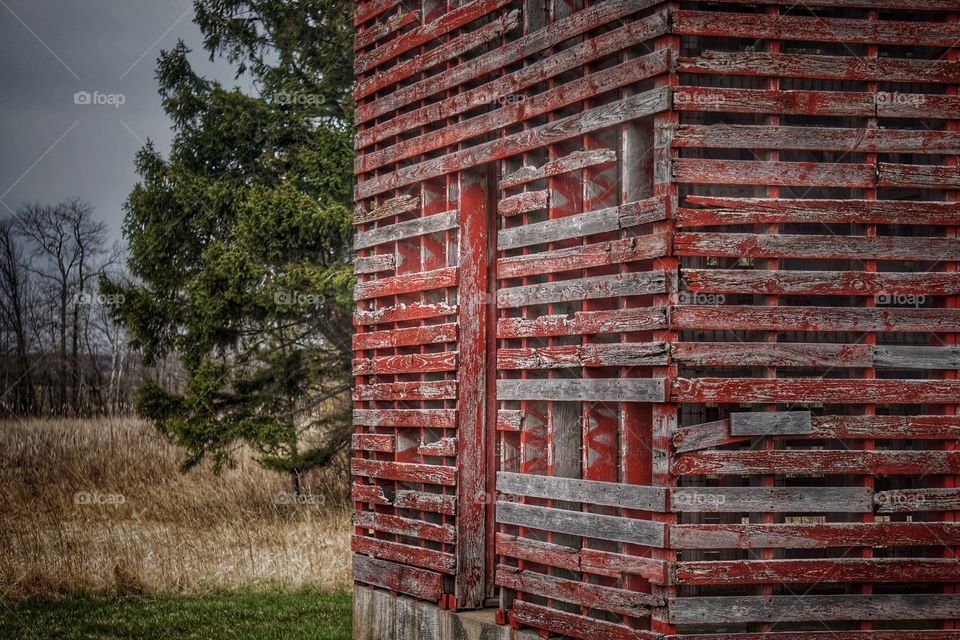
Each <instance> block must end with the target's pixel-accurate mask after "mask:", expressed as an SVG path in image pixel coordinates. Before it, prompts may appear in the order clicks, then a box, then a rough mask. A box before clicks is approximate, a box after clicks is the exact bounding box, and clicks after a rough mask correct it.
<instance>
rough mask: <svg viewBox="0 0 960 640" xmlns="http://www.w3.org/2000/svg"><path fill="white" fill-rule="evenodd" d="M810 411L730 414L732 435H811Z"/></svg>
mask: <svg viewBox="0 0 960 640" xmlns="http://www.w3.org/2000/svg"><path fill="white" fill-rule="evenodd" d="M812 431H813V426H812V424H811V423H810V412H809V411H763V412H749V413H743V412H734V413H731V414H730V435H734V436H775V435H784V434H799V433H811V432H812Z"/></svg>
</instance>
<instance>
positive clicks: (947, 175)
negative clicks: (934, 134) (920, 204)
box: [877, 162, 960, 189]
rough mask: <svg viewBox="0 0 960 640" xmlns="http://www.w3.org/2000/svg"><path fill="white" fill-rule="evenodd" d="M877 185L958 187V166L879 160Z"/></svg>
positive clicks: (959, 177)
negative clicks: (896, 162)
mask: <svg viewBox="0 0 960 640" xmlns="http://www.w3.org/2000/svg"><path fill="white" fill-rule="evenodd" d="M877 186H879V187H915V188H919V189H923V188H932V189H957V188H960V168H958V167H957V166H955V165H954V166H936V165H923V164H894V163H891V162H880V163H878V166H877Z"/></svg>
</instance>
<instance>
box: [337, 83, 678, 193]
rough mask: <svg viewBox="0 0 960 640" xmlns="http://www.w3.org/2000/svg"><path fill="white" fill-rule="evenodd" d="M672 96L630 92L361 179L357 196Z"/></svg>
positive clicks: (597, 126) (627, 116) (520, 148)
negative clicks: (608, 100) (614, 100)
mask: <svg viewBox="0 0 960 640" xmlns="http://www.w3.org/2000/svg"><path fill="white" fill-rule="evenodd" d="M669 97H670V88H669V87H660V88H657V89H651V90H650V91H645V92H642V93H638V94H635V95H631V96H627V97H626V98H623V99H621V100H617V101H616V102H611V103H608V104H605V105H602V106H599V107H594V108H593V109H588V110H586V111H582V112H580V113H577V114H574V115H571V116H567V117H565V118H559V119H557V120H554V121H553V122H548V123H547V124H543V125H540V126H539V127H534V128H533V129H527V130H525V131H520V132H518V133H515V134H511V135H508V136H504V137H502V138H498V139H496V140H491V141H489V142H484V143H481V144H478V145H476V146H472V147H469V148H467V149H463V150H460V151H455V152H453V153H448V154H446V155H444V156H441V157H439V158H433V159H429V160H424V161H422V162H419V163H416V164H412V165H409V166H405V167H401V168H398V169H396V170H394V171H391V172H389V173H386V174H384V175H381V176H376V177H372V178H369V179H367V180H363V181H361V182H360V183H359V184H357V187H356V191H355V196H356V197H357V198H360V199H363V198H370V197H373V196H375V195H377V194H378V193H383V192H384V191H389V190H391V189H399V188H401V187H404V186H406V185H408V184H413V183H415V182H421V181H423V180H429V179H430V178H436V177H438V176H442V175H446V174H448V173H453V172H455V171H463V170H464V169H469V168H471V167H475V166H477V165H481V164H486V163H488V162H493V161H495V160H500V159H503V158H506V157H509V156H512V155H516V154H519V153H524V152H526V151H530V150H532V149H537V148H539V147H542V146H545V145H549V144H554V143H558V142H563V141H564V140H569V139H570V138H576V137H579V136H581V135H584V134H587V133H592V132H594V131H599V130H601V129H606V128H607V127H612V126H616V125H618V124H622V123H624V122H629V121H630V120H636V119H637V118H642V117H644V116H648V115H652V114H654V113H660V112H662V111H666V110H667V109H668V108H669V104H670V100H669Z"/></svg>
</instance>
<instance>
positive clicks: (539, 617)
mask: <svg viewBox="0 0 960 640" xmlns="http://www.w3.org/2000/svg"><path fill="white" fill-rule="evenodd" d="M510 621H511V623H512V624H515V625H518V626H519V625H528V626H531V627H535V628H537V629H546V630H548V631H553V632H554V633H557V634H560V635H562V636H570V637H572V638H581V639H583V640H595V639H600V640H659V639H660V638H662V636H661V635H660V634H658V633H654V632H652V631H642V630H640V629H632V628H630V627H627V626H624V625H621V624H616V623H613V622H603V621H601V620H597V619H596V618H588V617H586V616H579V615H577V614H574V613H567V612H565V611H560V610H558V609H551V608H549V607H542V606H540V605H536V604H532V603H530V602H526V601H523V600H517V601H514V603H513V608H512V609H511V610H510Z"/></svg>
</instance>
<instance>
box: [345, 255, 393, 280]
mask: <svg viewBox="0 0 960 640" xmlns="http://www.w3.org/2000/svg"><path fill="white" fill-rule="evenodd" d="M396 268H397V256H396V254H393V253H383V254H380V255H376V256H363V257H360V258H354V259H353V272H354V273H355V274H356V275H358V276H359V275H364V274H368V273H380V272H381V271H393V270H394V269H396Z"/></svg>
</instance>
